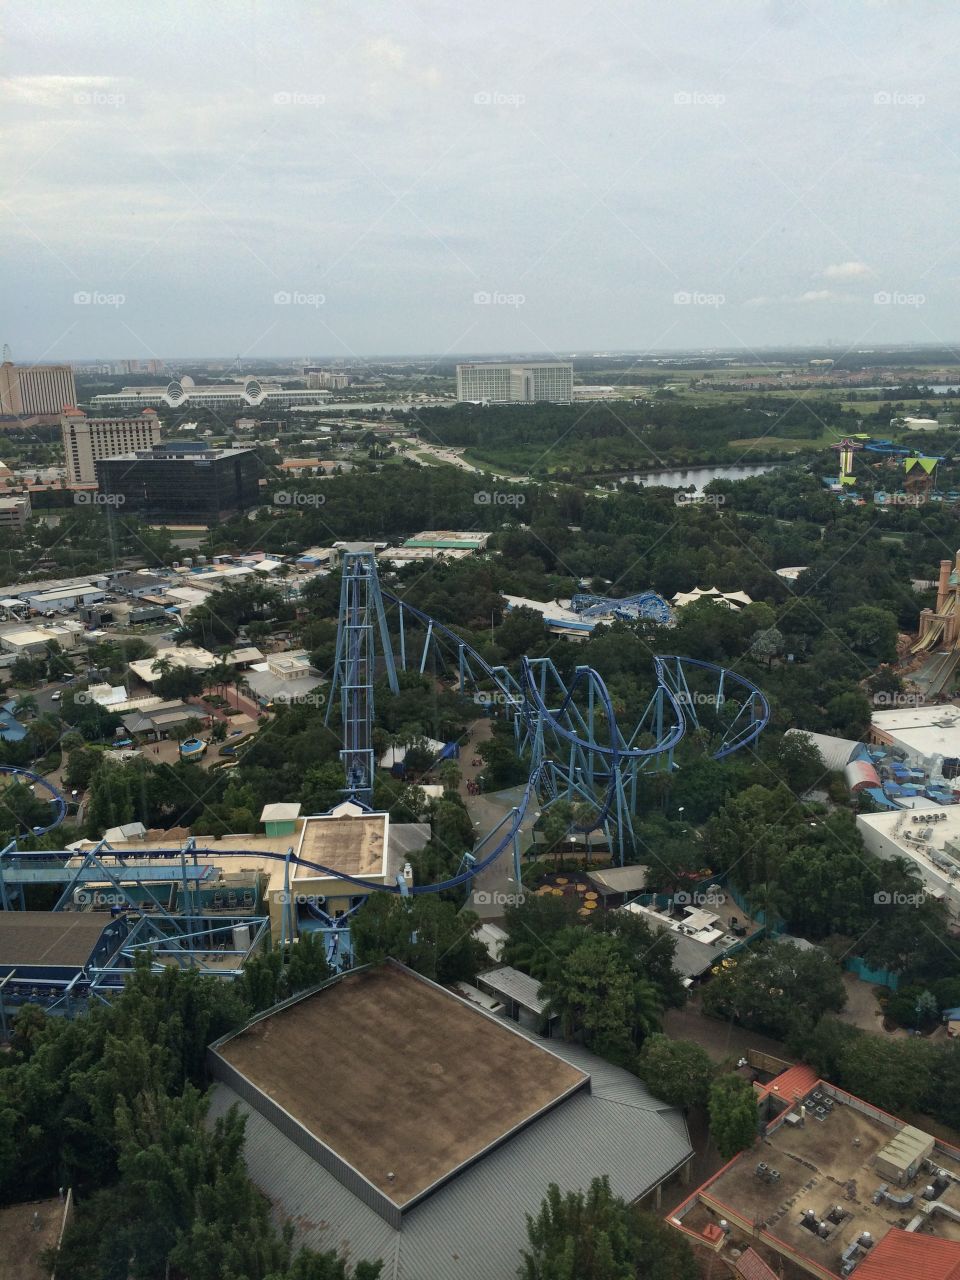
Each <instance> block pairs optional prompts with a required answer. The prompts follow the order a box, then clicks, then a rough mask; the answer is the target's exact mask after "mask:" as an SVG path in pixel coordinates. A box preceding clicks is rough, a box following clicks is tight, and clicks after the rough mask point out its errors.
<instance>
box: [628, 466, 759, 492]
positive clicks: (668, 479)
mask: <svg viewBox="0 0 960 1280" xmlns="http://www.w3.org/2000/svg"><path fill="white" fill-rule="evenodd" d="M774 465H775V464H774V463H772V462H768V463H766V464H761V463H739V464H737V465H735V466H727V467H721V466H713V467H684V468H683V469H682V470H668V471H635V472H634V473H633V474H632V475H628V476H620V477H618V482H619V483H620V484H627V483H628V482H630V483H633V484H642V485H645V486H651V485H661V486H663V487H664V488H667V489H686V488H688V487H689V486H690V485H693V487H694V489H695V490H696V492H697V493H702V492H703V489H704V488H705V487H706V486H707V485H708V484H709V483H710V481H711V480H749V479H750V477H751V476H762V475H765V474H766V472H768V471H772V470H773V468H774Z"/></svg>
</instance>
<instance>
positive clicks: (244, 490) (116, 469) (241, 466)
mask: <svg viewBox="0 0 960 1280" xmlns="http://www.w3.org/2000/svg"><path fill="white" fill-rule="evenodd" d="M96 467H97V486H98V488H99V490H100V498H99V500H100V501H101V502H102V503H103V504H104V505H105V506H114V507H116V508H118V509H119V510H120V511H122V512H124V513H127V514H130V515H137V516H143V517H145V518H146V519H149V520H163V521H166V522H168V523H169V522H173V521H177V520H184V521H189V522H191V523H198V524H216V522H217V521H218V520H222V519H224V518H225V517H227V516H231V515H235V514H236V513H237V512H239V511H248V510H249V509H250V508H251V507H255V506H256V505H257V503H258V501H259V494H260V490H259V483H258V482H259V479H260V472H261V469H262V468H261V466H260V461H259V459H258V458H257V455H256V454H255V453H254V451H253V450H252V449H207V448H205V447H203V446H202V445H195V446H191V445H183V444H160V445H155V446H154V448H152V449H146V450H142V451H138V452H136V453H127V454H119V455H117V456H116V457H113V458H98V459H97V463H96Z"/></svg>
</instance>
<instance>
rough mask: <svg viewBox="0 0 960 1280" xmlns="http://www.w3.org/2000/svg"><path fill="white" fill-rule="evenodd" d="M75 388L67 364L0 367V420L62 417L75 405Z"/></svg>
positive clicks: (8, 364)
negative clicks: (59, 414) (4, 418)
mask: <svg viewBox="0 0 960 1280" xmlns="http://www.w3.org/2000/svg"><path fill="white" fill-rule="evenodd" d="M76 400H77V388H76V386H75V384H74V381H73V370H72V369H71V368H70V366H69V365H68V364H35V365H29V364H14V363H13V362H12V361H10V360H5V361H4V362H3V364H0V416H2V417H14V416H16V417H34V416H36V415H43V414H58V413H62V412H63V410H64V409H65V408H66V406H67V405H70V404H76Z"/></svg>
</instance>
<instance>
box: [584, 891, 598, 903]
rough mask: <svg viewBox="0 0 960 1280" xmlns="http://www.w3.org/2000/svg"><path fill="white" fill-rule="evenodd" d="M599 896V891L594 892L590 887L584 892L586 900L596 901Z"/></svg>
mask: <svg viewBox="0 0 960 1280" xmlns="http://www.w3.org/2000/svg"><path fill="white" fill-rule="evenodd" d="M599 897H600V895H599V893H594V891H593V890H592V889H590V890H589V891H588V892H587V894H586V899H587V901H588V902H596V900H597V899H598V898H599Z"/></svg>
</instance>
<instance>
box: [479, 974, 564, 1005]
mask: <svg viewBox="0 0 960 1280" xmlns="http://www.w3.org/2000/svg"><path fill="white" fill-rule="evenodd" d="M477 982H478V984H479V985H480V986H481V987H488V988H489V989H490V990H491V991H495V992H496V993H497V995H498V996H504V997H505V998H506V999H508V1000H515V1001H516V1002H517V1004H520V1005H523V1007H524V1009H529V1010H530V1012H531V1013H536V1014H542V1013H543V1011H544V1009H545V1008H546V1007H547V1002H546V1001H545V1000H541V999H540V994H539V993H540V983H539V982H538V981H537V979H536V978H531V977H530V975H529V973H522V972H521V971H520V970H519V969H512V968H511V967H510V965H508V964H506V965H503V967H502V968H500V969H488V970H487V972H486V973H481V974H480V975H479V976H478V977H477Z"/></svg>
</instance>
